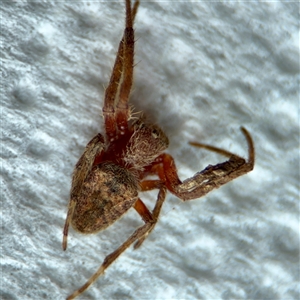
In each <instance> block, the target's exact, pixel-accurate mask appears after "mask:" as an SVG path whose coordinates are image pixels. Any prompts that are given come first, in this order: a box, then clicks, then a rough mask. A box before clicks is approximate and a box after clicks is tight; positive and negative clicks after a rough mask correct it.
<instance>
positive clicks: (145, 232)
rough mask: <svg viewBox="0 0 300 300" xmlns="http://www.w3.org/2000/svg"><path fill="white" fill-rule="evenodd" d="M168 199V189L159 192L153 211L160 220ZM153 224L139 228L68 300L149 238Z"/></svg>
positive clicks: (149, 223)
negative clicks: (128, 251) (129, 248)
mask: <svg viewBox="0 0 300 300" xmlns="http://www.w3.org/2000/svg"><path fill="white" fill-rule="evenodd" d="M165 197H166V188H165V187H162V188H161V189H160V191H159V194H158V198H157V201H156V204H155V207H154V209H153V213H152V215H153V217H154V218H156V219H157V218H158V215H159V212H160V210H161V207H162V204H163V202H164V200H165ZM153 226H154V225H153V223H152V222H146V223H145V224H144V225H143V226H141V227H139V228H138V229H137V230H136V231H135V232H134V233H133V234H132V235H131V236H130V237H129V238H128V239H127V241H125V242H124V243H123V244H122V245H121V246H120V247H119V248H118V249H117V250H115V251H114V252H112V253H111V254H109V255H108V256H106V258H105V259H104V261H103V263H102V265H101V266H100V267H99V269H98V270H97V271H96V272H95V273H94V274H93V275H92V276H91V277H90V279H89V280H88V281H87V282H86V283H85V284H84V285H83V286H82V287H80V288H79V289H78V290H76V291H75V292H74V293H73V294H72V295H70V296H69V297H67V300H70V299H74V298H75V297H77V296H78V295H80V294H81V293H83V292H84V291H85V290H86V289H87V288H88V287H89V286H90V285H91V284H92V283H93V282H94V281H95V280H96V279H97V278H98V277H99V276H101V275H103V273H104V272H105V270H106V269H107V268H108V267H109V266H110V265H111V264H112V263H113V262H114V261H115V260H116V259H117V258H118V257H119V256H120V255H121V254H122V253H123V252H124V251H125V250H126V249H127V248H128V247H130V245H132V244H133V243H134V242H135V241H136V240H138V241H139V240H140V239H141V238H143V237H144V236H147V235H148V234H149V232H150V231H151V230H152V229H153Z"/></svg>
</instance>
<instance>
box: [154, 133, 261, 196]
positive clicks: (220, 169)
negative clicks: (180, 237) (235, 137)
mask: <svg viewBox="0 0 300 300" xmlns="http://www.w3.org/2000/svg"><path fill="white" fill-rule="evenodd" d="M241 131H242V132H243V134H244V136H245V137H246V140H247V143H248V161H245V160H244V159H243V158H242V157H240V156H238V155H235V154H233V153H230V152H228V151H226V150H223V149H220V148H217V147H213V146H209V145H205V144H198V143H193V145H195V146H197V147H201V148H206V149H208V150H211V151H214V152H217V153H220V154H222V155H225V156H227V157H229V160H228V161H225V162H223V163H220V164H217V165H214V166H211V165H209V166H208V167H206V168H205V169H204V170H203V171H201V172H198V173H196V174H195V175H194V176H193V177H191V178H188V179H186V180H184V181H183V182H181V180H180V179H179V178H178V175H177V171H176V166H175V162H174V159H173V158H172V157H171V156H170V155H168V154H162V155H161V156H160V160H161V162H162V164H163V170H164V175H159V176H160V179H161V180H162V181H163V180H165V184H166V186H167V188H168V189H169V190H170V192H171V193H173V194H175V195H176V196H177V197H179V198H180V199H182V200H184V201H186V200H192V199H196V198H200V197H202V196H204V195H206V194H207V193H209V192H210V191H212V190H213V189H216V188H219V187H220V186H222V185H224V184H225V183H227V182H229V181H231V180H233V179H235V178H237V177H239V176H241V175H244V174H246V173H248V172H250V171H251V170H253V167H254V161H255V150H254V144H253V140H252V138H251V135H250V134H249V132H248V131H247V130H246V129H245V128H243V127H242V128H241Z"/></svg>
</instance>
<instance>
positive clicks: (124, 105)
mask: <svg viewBox="0 0 300 300" xmlns="http://www.w3.org/2000/svg"><path fill="white" fill-rule="evenodd" d="M138 6H139V1H138V0H137V1H135V3H134V5H133V8H132V9H131V4H130V0H126V26H125V30H124V35H123V37H122V39H121V41H120V44H119V48H118V53H117V56H116V60H115V64H114V67H113V71H112V74H111V77H110V82H109V85H108V87H107V89H106V91H105V97H104V106H103V109H102V111H103V116H104V123H105V132H106V136H107V138H108V141H110V142H111V141H114V140H115V139H117V138H118V134H119V133H121V134H125V133H126V131H127V130H128V124H127V121H128V119H129V117H130V114H129V107H128V100H129V95H130V91H131V86H132V81H133V65H134V31H133V22H134V19H135V16H136V13H137V10H138ZM118 89H119V91H118ZM117 98H118V100H117V101H116V99H117ZM115 102H117V103H116V107H115Z"/></svg>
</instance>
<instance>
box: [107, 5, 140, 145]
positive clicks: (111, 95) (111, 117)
mask: <svg viewBox="0 0 300 300" xmlns="http://www.w3.org/2000/svg"><path fill="white" fill-rule="evenodd" d="M139 3H140V2H139V1H136V2H135V3H134V6H133V8H132V12H131V18H132V23H133V22H134V19H135V16H136V13H137V10H138V6H139ZM126 24H127V21H126ZM131 27H132V24H131ZM125 36H126V30H125V32H124V35H123V37H122V39H121V41H120V43H119V48H118V52H117V56H116V60H115V64H114V67H113V70H112V74H111V77H110V81H109V85H108V87H107V89H106V90H105V97H104V105H103V109H102V112H103V116H104V123H105V131H106V136H107V139H108V141H113V140H114V139H115V138H116V137H117V128H116V116H115V99H116V96H117V93H118V87H119V84H120V80H121V76H122V73H123V69H124V56H125V55H126V54H125V53H124V43H125ZM132 73H133V71H132ZM131 76H132V75H131ZM130 88H131V87H130ZM127 110H128V105H127ZM126 121H127V119H126Z"/></svg>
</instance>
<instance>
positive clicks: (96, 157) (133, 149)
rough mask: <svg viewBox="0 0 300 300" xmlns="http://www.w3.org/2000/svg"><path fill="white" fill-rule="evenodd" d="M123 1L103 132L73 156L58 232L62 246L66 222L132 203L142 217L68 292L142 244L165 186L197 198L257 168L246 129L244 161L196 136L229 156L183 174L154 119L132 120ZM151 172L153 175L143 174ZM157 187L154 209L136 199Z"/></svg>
mask: <svg viewBox="0 0 300 300" xmlns="http://www.w3.org/2000/svg"><path fill="white" fill-rule="evenodd" d="M125 2H126V26H125V30H124V35H123V38H122V40H121V42H120V44H119V49H118V53H117V56H116V61H115V64H114V67H113V71H112V75H111V78H110V82H109V85H108V87H107V89H106V91H105V99H104V106H103V117H104V124H105V135H104V137H103V136H102V135H101V134H100V133H99V134H97V135H96V136H95V137H94V138H93V139H92V140H91V141H90V142H89V143H88V144H87V146H86V148H85V150H84V153H83V154H82V156H81V157H80V159H79V161H78V162H77V164H76V166H75V169H74V173H73V179H72V188H71V195H70V202H69V207H68V214H67V218H66V223H65V226H64V231H63V234H64V236H63V249H64V250H66V248H67V237H68V230H69V224H70V223H71V224H72V227H73V228H74V229H75V230H77V231H79V232H81V233H96V232H98V231H100V230H103V229H105V228H106V227H108V226H109V225H111V224H112V223H113V222H115V221H116V220H118V219H119V218H120V217H121V216H122V215H123V214H125V213H126V211H127V210H128V209H130V208H131V207H133V208H134V209H135V210H136V211H137V212H138V213H139V214H140V216H141V218H142V219H143V221H144V222H145V224H144V225H143V226H141V227H139V228H138V229H137V230H136V231H135V232H134V233H133V234H132V235H131V236H130V237H129V238H128V239H127V240H126V241H125V242H124V243H123V244H122V245H121V246H120V247H119V248H118V249H117V250H115V251H114V252H112V253H111V254H109V255H108V256H107V257H106V258H105V259H104V262H103V263H102V265H101V266H100V267H99V269H98V270H97V271H96V273H95V274H94V275H93V276H92V277H91V278H90V279H89V280H88V281H87V282H86V283H85V284H84V285H83V286H82V287H81V288H79V289H78V290H76V291H75V292H74V293H73V294H72V295H70V296H69V297H68V298H67V299H73V298H75V297H76V296H78V295H80V294H81V293H83V292H84V291H85V290H86V289H87V288H88V287H89V286H90V285H91V284H92V283H93V282H94V281H95V280H96V279H97V278H98V277H99V276H100V275H102V274H103V273H104V271H105V270H106V269H107V268H108V266H109V265H111V264H112V263H113V262H114V261H115V260H116V259H117V258H118V257H119V256H120V255H121V254H122V253H123V252H124V251H125V250H126V249H127V248H128V247H129V246H130V245H131V244H133V243H135V245H134V248H135V249H136V248H138V247H140V246H141V245H142V243H143V242H144V240H145V239H146V237H147V236H148V234H149V233H150V232H151V231H152V230H153V228H154V226H155V225H156V223H157V220H158V217H159V213H160V210H161V207H162V204H163V202H164V200H165V197H166V193H167V190H169V191H170V192H171V193H173V194H174V195H176V196H177V197H178V198H180V199H182V200H183V201H187V200H192V199H196V198H200V197H202V196H204V195H205V194H207V193H208V192H210V191H211V190H213V189H216V188H218V187H220V186H221V185H223V184H225V183H227V182H229V181H231V180H233V179H235V178H237V177H239V176H241V175H243V174H246V173H248V172H250V171H251V170H252V169H253V167H254V156H255V153H254V145H253V141H252V138H251V136H250V134H249V133H248V131H247V130H246V129H245V128H243V127H242V128H241V130H242V132H243V134H244V136H245V138H246V140H247V143H248V161H247V162H246V161H245V160H244V159H243V158H241V157H239V156H237V155H235V154H233V153H230V152H228V151H226V150H223V149H220V148H217V147H213V146H209V145H205V144H199V143H190V144H191V145H193V146H196V147H200V148H205V149H208V150H211V151H214V152H217V153H219V154H222V155H224V156H226V157H228V158H229V160H227V161H225V162H223V163H220V164H217V165H214V166H212V165H209V166H208V167H206V168H205V169H204V170H203V171H201V172H198V173H196V174H195V175H194V176H193V177H191V178H188V179H186V180H184V181H181V180H180V179H179V178H178V175H177V171H176V166H175V162H174V159H173V158H172V156H170V155H169V154H166V153H163V151H164V150H165V149H167V147H168V144H169V141H168V138H167V136H166V135H165V133H164V132H163V131H162V130H161V129H160V128H159V127H158V126H157V125H154V124H151V123H148V122H147V121H146V119H145V118H144V117H143V116H140V117H139V118H138V119H137V120H135V121H131V119H132V118H131V112H130V109H129V107H128V100H129V95H130V91H131V87H132V80H133V66H134V30H133V21H134V18H135V15H136V13H137V9H138V5H139V1H138V0H137V1H136V2H135V3H134V6H133V8H131V3H130V0H125ZM148 175H156V176H157V177H158V179H157V180H147V179H146V178H147V176H148ZM152 189H158V190H159V192H158V197H157V200H156V204H155V207H154V209H153V211H152V212H150V211H149V210H148V208H147V207H146V205H145V204H144V203H143V201H142V200H141V199H140V198H139V195H138V194H139V192H142V191H148V190H152Z"/></svg>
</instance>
